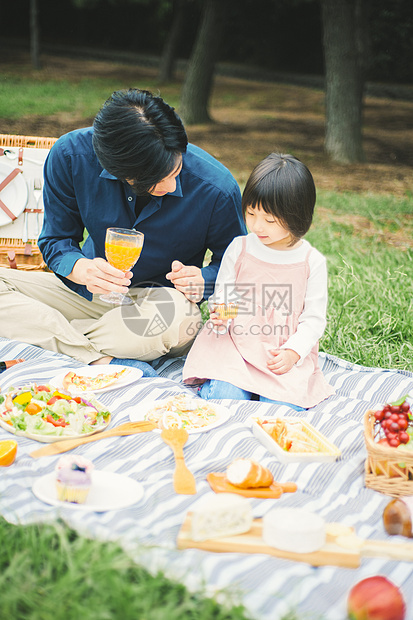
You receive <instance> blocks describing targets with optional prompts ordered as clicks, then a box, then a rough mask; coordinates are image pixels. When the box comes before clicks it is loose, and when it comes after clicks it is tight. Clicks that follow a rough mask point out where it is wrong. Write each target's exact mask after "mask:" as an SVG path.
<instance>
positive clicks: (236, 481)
mask: <svg viewBox="0 0 413 620" xmlns="http://www.w3.org/2000/svg"><path fill="white" fill-rule="evenodd" d="M226 479H227V481H228V482H229V483H230V484H233V485H234V486H236V487H239V488H240V489H250V488H257V487H269V486H271V484H272V482H273V479H274V478H273V475H272V473H271V472H270V470H269V469H267V468H266V467H263V466H262V465H260V464H259V463H256V462H255V461H252V460H251V459H235V461H232V463H231V465H229V467H228V468H227V472H226Z"/></svg>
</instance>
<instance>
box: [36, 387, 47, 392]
mask: <svg viewBox="0 0 413 620" xmlns="http://www.w3.org/2000/svg"><path fill="white" fill-rule="evenodd" d="M35 391H36V392H50V389H49V388H48V387H47V385H38V386H37V389H36V390H35Z"/></svg>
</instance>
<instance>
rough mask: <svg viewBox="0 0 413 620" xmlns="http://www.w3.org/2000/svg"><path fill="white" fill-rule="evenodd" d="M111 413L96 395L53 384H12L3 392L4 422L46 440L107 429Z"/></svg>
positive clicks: (0, 404)
mask: <svg viewBox="0 0 413 620" xmlns="http://www.w3.org/2000/svg"><path fill="white" fill-rule="evenodd" d="M110 417H111V414H110V412H109V411H108V410H107V408H106V407H105V406H104V405H103V404H102V403H100V402H99V401H98V400H96V398H95V397H94V396H93V395H90V394H88V398H87V399H86V398H83V397H81V396H74V395H71V394H69V393H68V392H66V391H64V390H57V389H56V388H55V387H54V386H52V385H50V384H45V385H37V384H36V383H32V384H30V385H24V386H21V387H17V388H15V387H10V388H8V390H7V391H6V392H3V393H1V394H0V426H1V427H2V428H3V429H5V430H6V431H9V432H10V433H13V434H14V435H19V436H22V437H28V438H29V439H35V440H37V441H41V442H43V443H51V442H53V441H59V440H62V439H69V438H74V437H85V436H86V435H92V434H93V433H97V432H99V431H102V430H104V429H105V428H106V427H107V426H108V425H109V422H110Z"/></svg>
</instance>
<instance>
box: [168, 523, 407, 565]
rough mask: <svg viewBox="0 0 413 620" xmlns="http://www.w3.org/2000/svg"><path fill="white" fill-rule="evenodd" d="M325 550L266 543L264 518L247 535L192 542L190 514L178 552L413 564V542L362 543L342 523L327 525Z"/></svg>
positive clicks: (323, 562)
mask: <svg viewBox="0 0 413 620" xmlns="http://www.w3.org/2000/svg"><path fill="white" fill-rule="evenodd" d="M326 529H327V539H326V544H325V545H324V547H322V548H321V549H319V550H318V551H314V552H313V553H292V552H290V551H282V550H281V549H276V548H275V547H270V546H269V545H267V544H265V542H264V541H263V539H262V519H254V521H253V525H252V528H251V529H250V531H249V532H247V533H245V534H239V535H237V536H225V537H222V538H214V539H210V540H204V541H195V540H192V539H191V513H188V514H187V516H186V518H185V521H184V523H183V525H182V528H181V530H180V532H179V534H178V538H177V547H178V549H202V550H203V551H213V552H217V553H264V554H267V555H272V556H274V557H277V558H282V559H285V560H293V561H294V562H305V563H306V564H311V566H341V567H343V568H358V567H359V566H360V564H361V559H362V557H387V558H389V559H395V560H403V561H407V562H413V543H409V542H407V541H406V543H394V542H392V540H382V541H379V540H377V541H376V540H370V539H369V540H362V539H360V538H358V537H357V536H356V535H355V534H354V530H353V529H352V528H347V527H343V526H342V525H341V524H339V523H330V524H327V526H326Z"/></svg>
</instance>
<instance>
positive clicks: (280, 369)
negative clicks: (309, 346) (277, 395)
mask: <svg viewBox="0 0 413 620" xmlns="http://www.w3.org/2000/svg"><path fill="white" fill-rule="evenodd" d="M270 354H271V355H272V357H271V359H269V360H268V362H267V366H268V368H269V369H270V370H271V372H273V373H274V374H275V375H283V374H285V373H286V372H288V371H289V370H291V368H292V367H293V366H294V364H296V363H297V362H298V360H299V359H300V356H299V355H298V353H296V352H295V351H293V350H292V349H272V350H271V351H270Z"/></svg>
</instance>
